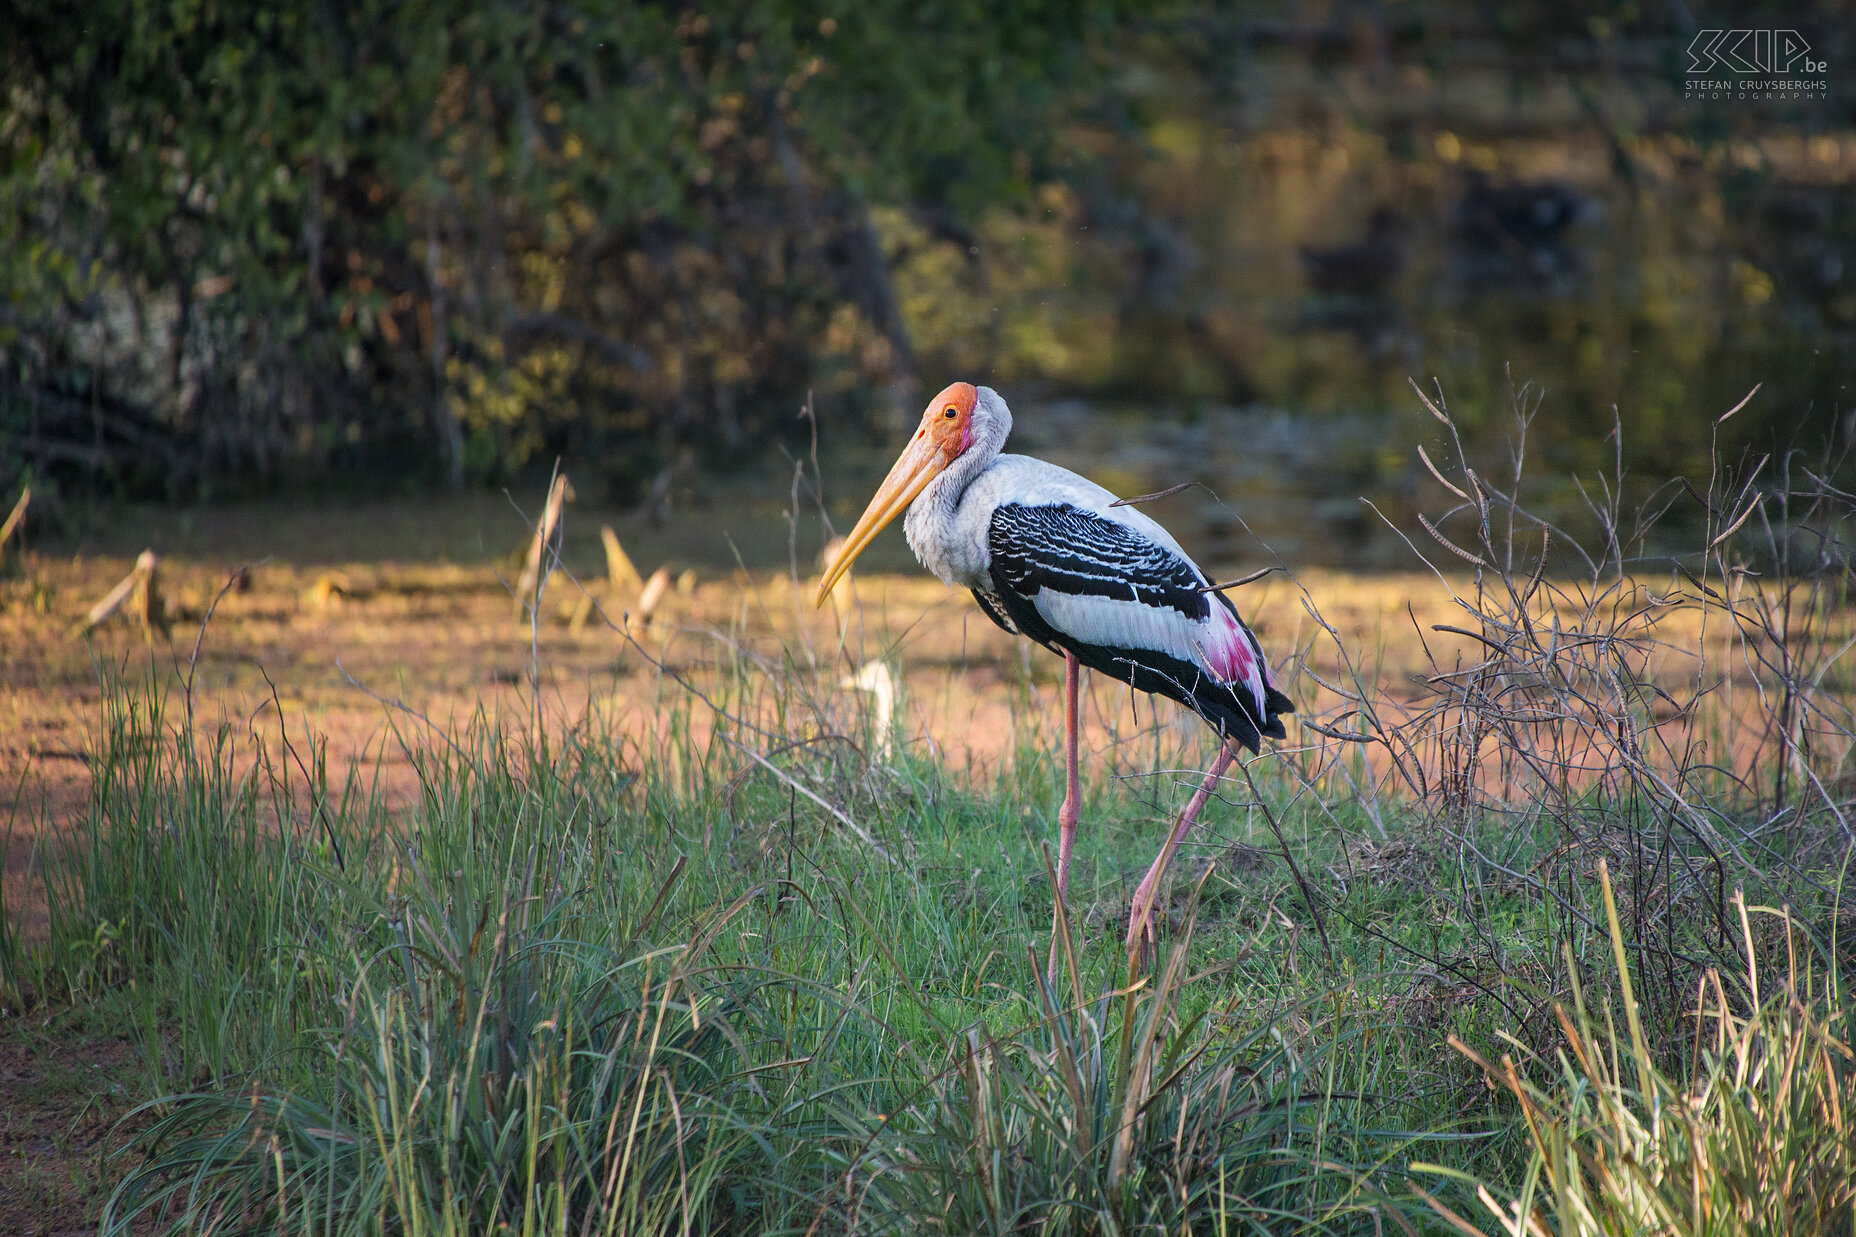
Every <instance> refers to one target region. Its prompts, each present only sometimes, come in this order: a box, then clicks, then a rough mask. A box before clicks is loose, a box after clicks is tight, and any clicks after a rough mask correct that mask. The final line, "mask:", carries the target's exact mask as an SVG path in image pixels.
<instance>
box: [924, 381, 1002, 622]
mask: <svg viewBox="0 0 1856 1237" xmlns="http://www.w3.org/2000/svg"><path fill="white" fill-rule="evenodd" d="M970 424H971V427H972V433H973V437H972V441H971V444H970V445H969V446H968V447H967V449H966V450H965V451H963V452H961V453H960V455H959V457H958V458H957V459H955V460H954V462H953V463H952V464H949V465H948V466H947V470H946V471H945V472H943V473H942V474H941V475H940V476H938V477H936V478H935V479H934V480H933V481H930V482H929V483H928V487H927V488H926V489H924V490H923V491H922V492H921V493H920V494H918V495H917V496H916V498H915V501H914V502H913V503H911V504H909V514H908V515H907V516H906V517H905V518H904V519H903V521H902V531H903V534H904V535H905V536H907V537H908V540H909V548H910V549H911V550H913V551H915V557H916V558H917V559H919V560H921V564H922V566H924V567H926V568H927V569H928V570H929V571H931V572H933V573H934V574H935V575H936V576H937V577H939V578H940V580H941V582H942V583H944V584H952V585H960V586H963V587H966V588H975V587H980V586H981V583H982V582H983V581H984V579H985V577H986V568H987V565H988V564H987V559H988V553H987V549H986V539H985V530H984V529H973V528H967V527H964V525H963V521H961V520H960V519H959V514H960V500H961V497H962V496H963V495H965V494H966V492H967V487H969V486H971V485H972V484H973V482H974V480H975V478H977V477H978V476H979V475H980V474H981V473H983V472H985V471H986V469H987V468H988V467H989V466H991V464H992V462H993V461H994V460H996V459H998V458H999V452H1000V451H1001V450H1003V449H1004V448H1005V440H1006V438H1007V437H1008V436H1009V435H1010V434H1011V432H1012V414H1011V411H1010V410H1009V409H1007V408H1006V406H1005V401H1004V400H1003V399H1001V398H1000V397H999V393H998V392H997V391H994V390H993V389H992V388H991V387H981V388H980V389H979V400H978V402H977V403H976V404H975V405H974V409H973V418H972V421H971V423H970Z"/></svg>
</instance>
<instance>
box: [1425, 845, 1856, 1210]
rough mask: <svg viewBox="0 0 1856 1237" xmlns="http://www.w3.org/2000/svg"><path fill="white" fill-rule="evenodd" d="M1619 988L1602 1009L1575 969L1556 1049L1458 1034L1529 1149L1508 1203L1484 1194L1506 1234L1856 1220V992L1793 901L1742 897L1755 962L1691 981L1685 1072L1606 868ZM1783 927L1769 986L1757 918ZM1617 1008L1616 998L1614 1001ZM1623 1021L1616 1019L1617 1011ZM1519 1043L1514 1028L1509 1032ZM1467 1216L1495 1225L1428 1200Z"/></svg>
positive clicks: (1749, 957) (1480, 1187)
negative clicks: (1636, 974)
mask: <svg viewBox="0 0 1856 1237" xmlns="http://www.w3.org/2000/svg"><path fill="white" fill-rule="evenodd" d="M1599 875H1600V880H1601V883H1602V886H1603V895H1604V901H1605V909H1606V912H1607V915H1608V925H1609V930H1610V936H1611V944H1612V948H1613V951H1614V958H1615V963H1616V969H1617V979H1618V995H1617V999H1616V1001H1615V1002H1614V1003H1613V1004H1612V1005H1606V1006H1605V1007H1603V1008H1602V1009H1601V1010H1599V1011H1598V1015H1599V1016H1594V1013H1593V1010H1592V1009H1591V1008H1590V1007H1589V1005H1588V1003H1587V1001H1586V997H1585V993H1584V990H1583V989H1582V988H1580V987H1579V986H1578V985H1577V983H1576V981H1575V985H1574V989H1573V1007H1572V1009H1571V1010H1570V1011H1568V1010H1567V1009H1565V1008H1564V1007H1560V1008H1559V1009H1558V1011H1557V1012H1558V1015H1559V1022H1560V1026H1561V1030H1562V1031H1563V1033H1564V1035H1565V1039H1566V1048H1565V1050H1564V1051H1562V1052H1561V1053H1559V1054H1558V1055H1557V1057H1556V1059H1555V1060H1553V1061H1551V1062H1549V1061H1546V1060H1544V1059H1541V1058H1537V1057H1536V1058H1533V1059H1531V1060H1528V1061H1527V1063H1526V1064H1525V1065H1517V1064H1516V1063H1515V1061H1514V1059H1513V1058H1512V1057H1511V1056H1507V1055H1504V1056H1503V1057H1502V1059H1501V1063H1500V1064H1499V1065H1496V1064H1493V1063H1491V1062H1489V1061H1488V1060H1486V1059H1485V1058H1484V1057H1482V1056H1481V1055H1479V1054H1477V1053H1476V1052H1474V1051H1473V1050H1471V1049H1470V1048H1469V1047H1468V1046H1466V1045H1465V1044H1463V1043H1462V1042H1461V1041H1460V1040H1455V1039H1454V1038H1453V1040H1452V1043H1453V1045H1454V1046H1455V1047H1456V1048H1457V1049H1458V1051H1460V1052H1462V1053H1464V1054H1465V1055H1467V1056H1468V1057H1470V1059H1471V1060H1473V1061H1474V1062H1475V1063H1476V1064H1477V1065H1478V1066H1480V1067H1481V1069H1482V1070H1483V1071H1484V1073H1485V1074H1486V1075H1487V1077H1488V1079H1489V1081H1490V1083H1491V1085H1493V1086H1495V1087H1498V1088H1500V1089H1502V1090H1505V1091H1506V1092H1507V1093H1508V1094H1509V1095H1511V1096H1512V1097H1513V1098H1514V1100H1515V1102H1516V1103H1517V1104H1518V1105H1519V1107H1520V1113H1521V1117H1522V1119H1523V1120H1524V1121H1525V1123H1526V1127H1527V1135H1528V1141H1529V1143H1530V1144H1531V1147H1532V1158H1531V1161H1530V1162H1529V1164H1528V1166H1527V1171H1526V1173H1525V1176H1524V1178H1523V1180H1522V1183H1521V1186H1520V1189H1519V1190H1518V1191H1516V1192H1515V1194H1514V1195H1513V1196H1512V1197H1511V1198H1509V1199H1508V1200H1507V1201H1506V1202H1501V1201H1498V1200H1497V1198H1496V1195H1495V1194H1494V1193H1493V1192H1492V1191H1491V1190H1490V1189H1489V1187H1488V1186H1487V1185H1484V1184H1480V1183H1478V1184H1477V1185H1476V1193H1477V1196H1478V1198H1479V1199H1480V1200H1481V1202H1482V1204H1483V1206H1484V1207H1485V1208H1486V1210H1487V1211H1488V1212H1489V1213H1490V1214H1491V1215H1492V1217H1493V1219H1494V1222H1495V1231H1496V1232H1499V1233H1502V1234H1506V1235H1507V1237H1613V1235H1615V1234H1624V1233H1657V1234H1667V1235H1668V1237H1753V1235H1759V1237H1766V1235H1771V1237H1778V1235H1780V1234H1786V1235H1797V1237H1807V1235H1815V1234H1832V1233H1849V1232H1852V1231H1856V1054H1852V1052H1851V1049H1850V1044H1849V1039H1850V1035H1849V1014H1850V1006H1849V1004H1848V994H1847V992H1846V991H1845V989H1844V987H1843V981H1842V979H1841V978H1840V976H1839V973H1838V971H1837V969H1836V968H1835V967H1834V966H1831V967H1822V966H1820V965H1818V963H1817V962H1816V961H1815V950H1814V948H1813V945H1814V942H1812V941H1811V939H1810V935H1809V933H1807V932H1804V931H1803V929H1802V925H1800V924H1798V923H1797V922H1796V921H1795V920H1794V919H1793V917H1792V915H1791V912H1790V911H1789V909H1779V910H1771V909H1769V908H1756V909H1749V908H1748V907H1747V905H1746V903H1745V900H1744V899H1743V898H1741V897H1739V896H1738V895H1736V896H1735V903H1736V906H1737V907H1738V909H1739V912H1740V926H1741V931H1742V934H1743V937H1744V944H1745V948H1746V959H1745V970H1744V974H1743V975H1741V976H1739V977H1737V979H1738V980H1739V981H1740V982H1738V983H1736V984H1735V985H1733V986H1732V987H1730V986H1729V985H1728V984H1726V983H1724V982H1723V981H1722V979H1721V976H1720V974H1719V973H1718V972H1716V971H1713V970H1710V971H1709V972H1707V974H1706V975H1705V976H1704V978H1703V979H1702V981H1701V984H1700V986H1699V989H1698V991H1697V993H1696V1003H1695V1008H1694V1011H1693V1027H1692V1029H1693V1035H1694V1043H1693V1049H1692V1059H1691V1060H1690V1062H1689V1068H1688V1070H1687V1077H1686V1079H1680V1078H1678V1077H1676V1076H1674V1075H1673V1074H1672V1073H1671V1072H1669V1071H1668V1070H1667V1069H1666V1068H1665V1065H1664V1064H1663V1063H1662V1062H1661V1061H1659V1059H1658V1053H1657V1052H1656V1049H1655V1046H1654V1045H1653V1044H1651V1043H1650V1042H1649V1041H1648V1040H1647V1039H1646V1038H1645V1035H1644V1029H1643V1025H1642V1023H1641V1021H1640V1020H1639V1018H1638V1013H1637V1002H1636V998H1635V995H1634V993H1633V990H1632V981H1631V970H1630V967H1629V965H1628V960H1627V955H1626V947H1625V942H1624V935H1623V932H1622V930H1621V928H1620V926H1619V922H1618V913H1617V903H1616V900H1615V899H1614V898H1613V897H1612V891H1611V879H1610V873H1609V871H1608V870H1607V869H1606V868H1605V866H1604V865H1603V864H1602V863H1601V864H1600V868H1599ZM1755 913H1756V914H1759V915H1763V916H1770V917H1772V918H1773V919H1774V920H1776V921H1777V922H1778V924H1779V925H1780V927H1781V929H1782V935H1783V940H1784V945H1785V956H1786V969H1785V971H1784V972H1783V974H1782V977H1781V979H1780V982H1779V983H1777V984H1776V985H1774V984H1772V983H1771V978H1770V977H1768V978H1767V983H1766V986H1765V988H1764V989H1763V990H1762V986H1761V977H1760V971H1759V963H1758V956H1757V950H1758V942H1757V940H1756V936H1755V932H1754V930H1753V924H1752V919H1751V916H1752V915H1753V914H1755ZM1614 1006H1615V1008H1614ZM1620 1021H1622V1023H1623V1027H1622V1028H1620V1026H1619V1022H1620ZM1513 1042H1515V1043H1516V1044H1517V1045H1518V1041H1513ZM1431 1201H1432V1205H1433V1206H1434V1207H1435V1208H1436V1210H1437V1211H1438V1213H1439V1214H1440V1215H1442V1216H1443V1217H1444V1218H1445V1219H1447V1220H1448V1221H1449V1222H1450V1223H1451V1224H1452V1225H1453V1226H1454V1227H1455V1228H1457V1229H1458V1230H1460V1231H1461V1232H1463V1233H1466V1234H1472V1235H1474V1237H1487V1234H1486V1233H1485V1231H1484V1230H1482V1229H1480V1228H1478V1227H1477V1226H1476V1225H1475V1224H1473V1223H1471V1222H1470V1221H1469V1220H1467V1219H1465V1218H1464V1217H1463V1216H1461V1215H1460V1214H1458V1213H1457V1212H1455V1211H1453V1210H1451V1209H1450V1208H1448V1207H1447V1206H1445V1205H1444V1204H1442V1203H1440V1202H1437V1201H1436V1200H1434V1199H1433V1200H1431Z"/></svg>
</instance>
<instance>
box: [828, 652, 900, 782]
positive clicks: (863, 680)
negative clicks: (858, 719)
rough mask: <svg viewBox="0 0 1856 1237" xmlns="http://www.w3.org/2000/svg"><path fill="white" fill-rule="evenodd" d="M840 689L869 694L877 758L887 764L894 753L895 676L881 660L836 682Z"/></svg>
mask: <svg viewBox="0 0 1856 1237" xmlns="http://www.w3.org/2000/svg"><path fill="white" fill-rule="evenodd" d="M838 686H839V687H855V688H856V689H857V690H859V691H865V692H869V693H870V695H871V696H872V697H873V699H874V703H875V705H876V714H875V716H874V717H872V718H871V719H870V720H871V725H872V727H873V728H874V733H875V736H876V757H877V759H878V760H884V761H887V760H888V759H889V758H890V757H891V756H893V755H895V753H896V677H895V676H894V675H892V674H891V673H890V672H889V667H888V666H887V665H886V664H884V663H883V662H880V661H867V662H865V663H864V664H863V669H861V670H859V671H858V672H857V673H856V674H855V675H847V676H846V677H844V678H842V679H839V680H838Z"/></svg>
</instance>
